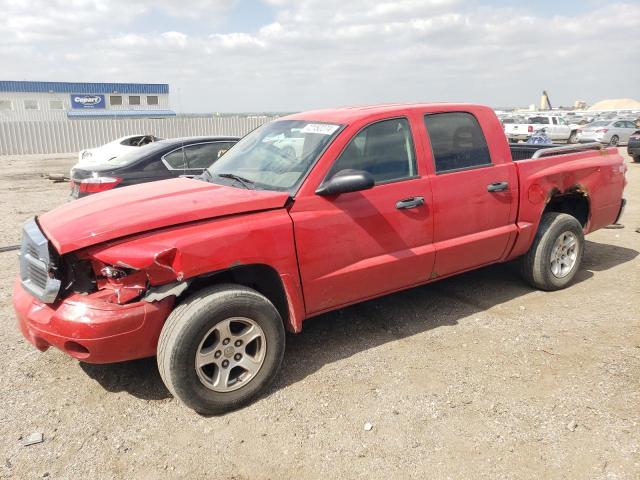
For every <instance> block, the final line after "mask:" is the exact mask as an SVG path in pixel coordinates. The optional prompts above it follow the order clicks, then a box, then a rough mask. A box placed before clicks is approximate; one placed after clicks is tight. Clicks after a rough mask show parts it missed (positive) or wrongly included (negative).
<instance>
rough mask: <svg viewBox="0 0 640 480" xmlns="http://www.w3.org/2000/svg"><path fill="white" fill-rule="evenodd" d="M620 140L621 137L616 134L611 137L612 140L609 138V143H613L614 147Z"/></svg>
mask: <svg viewBox="0 0 640 480" xmlns="http://www.w3.org/2000/svg"><path fill="white" fill-rule="evenodd" d="M619 141H620V139H619V138H618V136H617V135H614V136H613V137H611V140H609V145H611V146H612V147H616V146H617V145H618V142H619Z"/></svg>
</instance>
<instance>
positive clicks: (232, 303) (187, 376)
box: [157, 284, 285, 414]
mask: <svg viewBox="0 0 640 480" xmlns="http://www.w3.org/2000/svg"><path fill="white" fill-rule="evenodd" d="M234 317H244V318H247V319H250V320H252V321H253V322H255V323H256V324H257V325H259V327H260V328H261V329H262V332H263V333H264V338H265V348H266V352H265V353H264V360H263V363H262V365H261V367H259V370H258V371H257V373H255V375H254V376H253V377H251V379H250V380H248V381H247V383H246V384H245V385H242V386H240V387H238V388H237V390H233V391H229V392H219V391H214V390H212V389H211V388H209V387H207V386H205V384H204V383H203V381H201V379H200V376H199V375H200V374H199V372H198V371H197V369H196V364H195V362H196V353H197V352H198V350H199V348H200V347H201V342H202V341H203V340H204V339H205V338H206V337H207V335H209V334H210V333H208V332H210V331H211V329H212V328H214V327H215V326H216V325H218V324H220V323H221V322H223V321H225V320H227V321H228V319H229V318H234ZM216 348H217V347H216ZM220 348H222V347H220ZM284 349H285V332H284V325H283V322H282V318H281V316H280V314H279V313H278V310H277V309H276V308H275V307H274V306H273V304H272V303H271V302H270V301H269V300H268V299H267V298H266V297H265V296H264V295H262V294H260V293H258V292H256V291H255V290H253V289H251V288H248V287H244V286H241V285H234V284H222V285H216V286H213V287H209V288H204V289H202V290H199V291H197V292H195V293H194V294H192V295H191V296H189V297H187V298H186V299H185V300H184V301H183V302H182V303H180V304H179V305H178V306H177V307H176V308H175V309H174V310H173V312H171V315H169V318H167V321H166V322H165V324H164V327H163V328H162V332H161V334H160V339H159V342H158V356H157V360H158V369H159V370H160V376H161V377H162V380H163V381H164V383H165V385H166V386H167V388H168V389H169V391H170V392H171V393H172V394H173V395H174V396H175V397H177V398H178V399H180V400H181V401H182V402H183V403H184V404H185V405H187V406H188V407H190V408H192V409H193V410H195V411H197V412H199V413H202V414H220V413H225V412H228V411H231V410H235V409H237V408H240V407H242V406H244V405H246V404H248V403H250V402H251V401H253V400H255V399H256V398H257V397H258V396H259V395H260V394H261V393H262V392H264V391H265V389H266V388H267V387H268V386H269V385H270V384H271V382H272V381H273V380H274V378H275V376H276V374H277V373H278V370H279V369H280V364H281V363H282V358H283V355H284Z"/></svg>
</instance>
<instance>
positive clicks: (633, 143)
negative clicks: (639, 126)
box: [627, 130, 640, 162]
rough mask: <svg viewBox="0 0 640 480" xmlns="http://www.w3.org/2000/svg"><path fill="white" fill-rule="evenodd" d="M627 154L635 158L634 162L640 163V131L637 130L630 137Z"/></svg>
mask: <svg viewBox="0 0 640 480" xmlns="http://www.w3.org/2000/svg"><path fill="white" fill-rule="evenodd" d="M627 153H628V154H629V156H631V158H633V161H634V162H640V130H636V131H635V132H633V133H632V134H631V136H630V137H629V142H628V143H627Z"/></svg>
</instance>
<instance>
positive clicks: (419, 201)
mask: <svg viewBox="0 0 640 480" xmlns="http://www.w3.org/2000/svg"><path fill="white" fill-rule="evenodd" d="M420 205H424V197H411V198H405V199H404V200H400V201H399V202H398V203H396V208H397V209H398V210H401V209H403V208H416V207H419V206H420Z"/></svg>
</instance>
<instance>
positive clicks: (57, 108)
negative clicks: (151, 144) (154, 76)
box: [0, 80, 175, 121]
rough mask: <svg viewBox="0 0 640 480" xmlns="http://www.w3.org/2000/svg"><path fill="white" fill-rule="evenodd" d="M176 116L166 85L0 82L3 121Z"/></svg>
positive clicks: (1, 119) (0, 108)
mask: <svg viewBox="0 0 640 480" xmlns="http://www.w3.org/2000/svg"><path fill="white" fill-rule="evenodd" d="M173 115H175V112H174V111H172V110H171V106H170V101H169V85H168V84H166V83H84V82H82V83H80V82H33V81H14V80H0V121H24V120H27V121H28V120H39V121H41V120H50V121H52V120H76V119H90V118H110V117H111V118H117V117H127V118H149V117H151V118H154V117H155V118H163V117H167V116H173Z"/></svg>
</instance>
